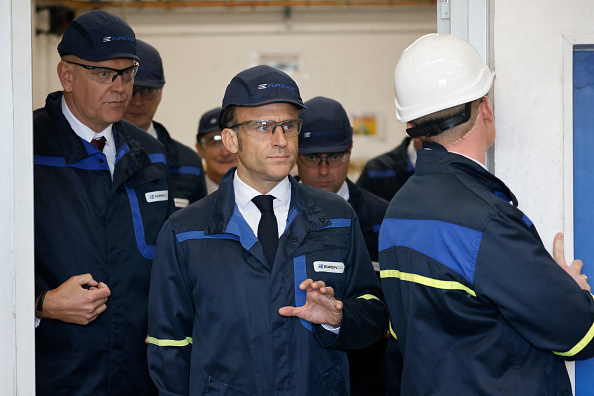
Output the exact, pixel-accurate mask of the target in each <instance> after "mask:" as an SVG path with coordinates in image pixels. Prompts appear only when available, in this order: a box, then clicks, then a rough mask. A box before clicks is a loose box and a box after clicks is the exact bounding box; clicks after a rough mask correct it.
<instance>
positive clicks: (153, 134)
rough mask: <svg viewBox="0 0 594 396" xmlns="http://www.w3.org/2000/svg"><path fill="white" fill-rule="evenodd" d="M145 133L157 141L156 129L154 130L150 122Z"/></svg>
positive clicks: (153, 125)
mask: <svg viewBox="0 0 594 396" xmlns="http://www.w3.org/2000/svg"><path fill="white" fill-rule="evenodd" d="M146 131H147V132H148V134H149V135H151V136H152V137H154V138H155V139H159V138H158V137H157V129H156V128H155V124H153V123H152V122H151V125H150V126H149V128H148V129H147V130H146Z"/></svg>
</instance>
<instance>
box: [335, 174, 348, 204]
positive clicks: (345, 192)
mask: <svg viewBox="0 0 594 396" xmlns="http://www.w3.org/2000/svg"><path fill="white" fill-rule="evenodd" d="M336 194H338V195H340V196H341V197H343V198H344V199H345V200H346V201H348V200H349V198H350V197H351V196H350V194H349V186H348V184H347V182H346V179H345V181H344V183H342V186H340V190H338V192H337V193H336Z"/></svg>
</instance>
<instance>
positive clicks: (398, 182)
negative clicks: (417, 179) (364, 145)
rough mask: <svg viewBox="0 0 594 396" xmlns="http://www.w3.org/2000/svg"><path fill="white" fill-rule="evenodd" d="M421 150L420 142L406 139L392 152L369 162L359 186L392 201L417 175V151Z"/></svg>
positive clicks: (362, 173) (358, 181)
mask: <svg viewBox="0 0 594 396" xmlns="http://www.w3.org/2000/svg"><path fill="white" fill-rule="evenodd" d="M420 148H421V141H420V140H418V139H412V138H410V137H407V138H404V140H403V141H402V143H400V144H399V145H398V146H397V147H396V148H395V149H393V150H392V151H389V152H387V153H384V154H381V155H378V156H377V157H374V158H372V159H370V160H369V161H367V163H366V164H365V166H364V167H363V170H362V171H361V175H360V176H359V178H358V179H357V186H359V187H361V188H362V189H364V190H367V191H369V192H372V193H374V194H375V195H377V196H379V197H382V198H383V199H385V200H386V201H388V202H389V201H391V200H392V198H393V197H394V195H396V193H397V192H398V190H400V189H401V188H402V186H403V185H404V183H406V181H407V180H408V179H409V178H410V177H411V176H412V175H414V174H415V163H416V161H417V150H418V149H420Z"/></svg>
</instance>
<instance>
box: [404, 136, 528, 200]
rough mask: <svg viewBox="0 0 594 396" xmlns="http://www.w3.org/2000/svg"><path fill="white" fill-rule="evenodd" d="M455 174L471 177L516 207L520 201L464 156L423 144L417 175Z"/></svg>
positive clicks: (426, 143)
mask: <svg viewBox="0 0 594 396" xmlns="http://www.w3.org/2000/svg"><path fill="white" fill-rule="evenodd" d="M439 173H443V174H445V173H453V174H457V175H460V176H461V177H469V178H471V179H473V180H475V181H477V182H478V183H480V184H481V185H483V186H485V187H486V188H489V189H490V190H491V191H492V192H493V193H494V194H497V195H503V196H505V197H507V198H508V200H509V201H510V202H511V203H512V204H513V205H514V206H518V201H517V199H516V197H515V195H514V194H513V193H512V192H511V190H510V189H509V188H508V187H507V186H506V185H505V183H503V182H502V181H501V180H500V179H498V178H497V177H495V175H493V174H492V173H491V172H489V171H488V170H486V169H485V168H483V167H482V166H481V165H479V164H477V163H476V162H474V161H473V160H471V159H469V158H466V157H464V156H463V155H460V154H456V153H450V152H448V151H447V150H446V148H445V147H443V146H442V145H440V144H437V143H433V142H423V148H422V149H421V150H419V152H418V158H417V167H416V170H415V174H416V175H419V176H422V175H424V174H439Z"/></svg>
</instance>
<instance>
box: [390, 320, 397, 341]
mask: <svg viewBox="0 0 594 396" xmlns="http://www.w3.org/2000/svg"><path fill="white" fill-rule="evenodd" d="M390 334H392V337H394V338H395V339H398V337H396V332H395V331H394V329H393V328H392V321H390Z"/></svg>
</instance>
